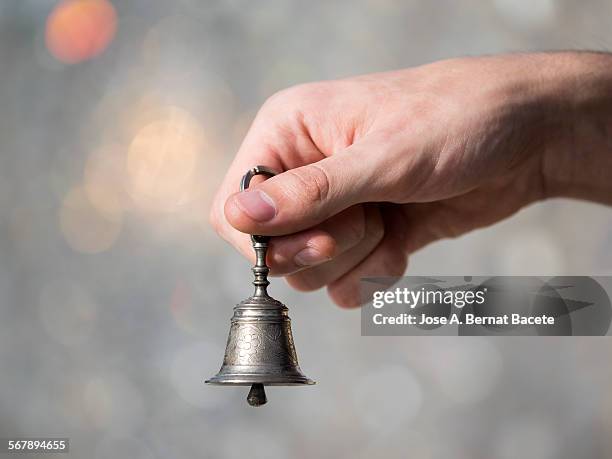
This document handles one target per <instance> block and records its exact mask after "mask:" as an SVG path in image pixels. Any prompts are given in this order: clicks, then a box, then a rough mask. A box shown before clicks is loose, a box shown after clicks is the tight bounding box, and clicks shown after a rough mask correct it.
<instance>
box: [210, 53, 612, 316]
mask: <svg viewBox="0 0 612 459" xmlns="http://www.w3.org/2000/svg"><path fill="white" fill-rule="evenodd" d="M610 69H612V63H611V59H610V57H608V56H606V55H598V54H590V53H553V54H532V55H529V54H527V55H509V56H500V57H487V58H468V59H455V60H448V61H442V62H437V63H433V64H430V65H425V66H422V67H417V68H413V69H407V70H402V71H397V72H390V73H381V74H374V75H367V76H362V77H357V78H351V79H346V80H339V81H330V82H321V83H312V84H307V85H301V86H297V87H294V88H290V89H287V90H285V91H282V92H280V93H278V94H276V95H274V96H273V97H271V98H270V99H269V100H268V101H267V102H266V103H265V104H264V106H263V107H262V109H261V110H260V112H259V114H258V115H257V117H256V119H255V121H254V122H253V125H252V127H251V129H250V131H249V133H248V134H247V136H246V138H245V140H244V142H243V144H242V146H241V148H240V151H239V153H238V155H237V156H236V158H235V160H234V162H233V164H232V166H231V168H230V170H229V172H228V173H227V176H226V177H225V181H224V183H223V185H222V186H221V188H220V190H219V191H218V193H217V196H216V198H215V202H214V205H213V208H212V211H211V222H212V224H213V226H214V227H215V229H216V230H217V232H218V233H219V234H220V235H221V236H222V237H223V238H224V239H226V240H227V241H229V242H230V243H231V244H233V245H234V246H235V247H236V248H237V249H238V250H239V251H240V252H242V253H243V254H244V255H245V256H246V257H248V258H249V259H251V260H253V258H254V257H253V250H252V247H251V243H250V240H249V237H248V235H247V234H263V235H271V236H276V237H274V238H272V242H271V249H270V252H269V255H268V261H269V263H270V265H271V268H272V273H273V274H277V275H285V276H286V278H287V281H288V282H289V284H290V285H292V286H293V287H295V288H297V289H299V290H314V289H318V288H320V287H323V286H327V288H328V291H329V294H330V295H331V297H332V299H333V300H334V301H335V302H336V303H337V304H339V305H340V306H345V307H351V306H357V305H358V304H359V289H358V282H359V279H360V278H361V277H366V276H400V275H402V274H403V273H404V271H405V269H406V265H407V260H408V255H409V254H410V253H411V252H413V251H415V250H417V249H419V248H420V247H423V246H424V245H426V244H428V243H430V242H432V241H435V240H438V239H441V238H447V237H456V236H458V235H461V234H463V233H465V232H467V231H470V230H472V229H475V228H479V227H483V226H487V225H490V224H492V223H495V222H497V221H499V220H501V219H504V218H506V217H508V216H510V215H512V214H513V213H515V212H516V211H517V210H519V209H520V208H522V207H524V206H526V205H528V204H530V203H532V202H534V201H538V200H541V199H544V198H547V197H550V196H573V197H581V198H591V199H594V200H599V201H603V202H607V199H608V196H612V193H611V192H610V184H609V180H608V179H606V177H610V175H611V172H612V162H611V160H610V159H609V158H610V155H609V154H608V155H605V154H603V153H602V152H603V151H604V150H606V151H608V150H609V149H610V148H609V147H610V142H612V140H611V139H612V123H610V118H609V115H608V117H607V118H606V117H605V116H604V115H603V113H604V112H605V110H604V109H600V108H599V106H600V105H604V102H605V104H607V106H608V107H609V106H610V98H611V97H612V92H611V91H610V84H609V80H610V78H609V77H607V76H606V75H607V74H608V73H610ZM609 111H610V110H609V108H608V112H609ZM598 123H599V124H598ZM593 126H595V127H593ZM597 126H598V127H599V128H597ZM609 134H611V135H609ZM583 135H584V137H585V138H584V139H583V138H582V137H581V136H583ZM587 138H588V140H587ZM606 142H608V143H607V144H606ZM580 145H588V146H589V148H587V149H586V150H588V151H586V152H582V154H583V157H582V158H580V152H579V150H580ZM606 145H607V147H608V148H605V146H606ZM587 159H588V161H589V162H588V164H586V165H584V166H583V165H582V161H583V160H584V161H586V160H587ZM256 165H265V166H268V167H271V168H273V169H276V170H278V171H284V172H283V173H282V174H280V175H278V176H276V177H273V178H271V179H268V180H266V181H265V182H262V183H258V184H254V185H252V186H251V188H250V189H249V190H247V191H245V192H242V193H236V191H237V187H238V184H239V182H240V178H241V176H242V175H243V174H244V173H245V172H246V171H247V170H248V169H249V168H251V167H253V166H256ZM577 166H579V167H577ZM602 167H603V170H604V171H605V170H606V168H607V172H606V173H603V172H602ZM581 168H582V169H581ZM609 199H610V200H611V201H612V198H609Z"/></svg>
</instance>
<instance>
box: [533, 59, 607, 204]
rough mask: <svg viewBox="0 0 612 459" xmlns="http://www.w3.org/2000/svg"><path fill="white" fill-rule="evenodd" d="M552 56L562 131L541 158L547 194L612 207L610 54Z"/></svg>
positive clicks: (556, 108)
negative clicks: (558, 93) (558, 94)
mask: <svg viewBox="0 0 612 459" xmlns="http://www.w3.org/2000/svg"><path fill="white" fill-rule="evenodd" d="M551 56H552V57H553V58H554V59H555V60H556V63H555V64H554V65H553V66H552V68H551V70H550V72H551V73H552V74H553V75H552V76H551V77H552V78H555V79H556V81H557V82H558V88H557V90H558V91H560V98H559V102H557V103H555V104H553V105H552V106H551V111H552V113H551V116H552V117H553V118H555V119H557V120H559V122H558V123H557V126H558V127H559V132H558V133H557V134H556V139H555V140H554V141H553V142H551V144H550V145H549V146H548V147H547V148H546V151H545V152H544V154H543V157H542V174H543V178H544V180H543V182H544V184H545V188H546V190H545V191H546V194H547V195H548V196H552V197H555V196H560V197H571V198H578V199H585V200H590V201H596V202H600V203H604V204H608V205H612V54H606V53H582V52H579V53H559V54H557V55H551Z"/></svg>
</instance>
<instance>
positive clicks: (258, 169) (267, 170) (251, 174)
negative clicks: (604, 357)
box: [240, 166, 277, 191]
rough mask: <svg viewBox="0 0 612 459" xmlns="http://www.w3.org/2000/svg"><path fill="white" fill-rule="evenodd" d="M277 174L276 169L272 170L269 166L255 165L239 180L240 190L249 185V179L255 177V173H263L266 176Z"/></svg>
mask: <svg viewBox="0 0 612 459" xmlns="http://www.w3.org/2000/svg"><path fill="white" fill-rule="evenodd" d="M276 174H277V172H276V171H274V170H273V169H270V168H269V167H266V166H255V167H254V168H252V169H249V171H248V172H247V173H246V174H244V176H243V177H242V180H241V181H240V191H244V190H246V189H247V188H248V187H249V184H250V183H251V179H252V178H253V177H255V176H256V175H265V176H266V177H274V176H275V175H276Z"/></svg>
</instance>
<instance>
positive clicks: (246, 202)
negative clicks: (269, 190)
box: [236, 190, 276, 222]
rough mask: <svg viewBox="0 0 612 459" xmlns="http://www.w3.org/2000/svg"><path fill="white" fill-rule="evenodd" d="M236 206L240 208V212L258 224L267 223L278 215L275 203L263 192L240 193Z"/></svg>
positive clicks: (237, 196)
mask: <svg viewBox="0 0 612 459" xmlns="http://www.w3.org/2000/svg"><path fill="white" fill-rule="evenodd" d="M236 204H237V205H238V207H240V210H242V211H243V212H244V213H245V214H247V215H248V216H249V217H251V218H252V219H253V220H257V221H258V222H266V221H268V220H271V219H272V218H273V217H274V216H275V215H276V206H275V205H274V201H273V200H272V198H271V197H270V196H268V195H267V194H266V193H264V192H263V191H261V190H252V191H243V192H242V193H238V194H237V195H236Z"/></svg>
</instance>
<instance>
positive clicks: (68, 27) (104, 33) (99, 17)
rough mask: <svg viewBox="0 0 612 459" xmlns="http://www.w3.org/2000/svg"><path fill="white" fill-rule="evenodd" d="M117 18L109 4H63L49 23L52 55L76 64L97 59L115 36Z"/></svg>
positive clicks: (83, 0) (69, 0)
mask: <svg viewBox="0 0 612 459" xmlns="http://www.w3.org/2000/svg"><path fill="white" fill-rule="evenodd" d="M116 30H117V14H116V12H115V8H114V7H113V5H112V4H111V3H110V2H109V1H108V0H63V1H62V2H60V3H59V4H58V5H57V6H56V7H55V8H54V9H53V11H52V12H51V14H50V15H49V17H48V19H47V29H46V40H47V48H48V49H49V52H50V53H51V54H52V55H53V56H55V58H57V59H58V60H60V61H62V62H65V63H67V64H75V63H77V62H82V61H85V60H87V59H91V58H92V57H95V56H97V55H98V54H100V53H101V52H102V51H104V50H105V49H106V48H107V47H108V45H109V44H110V42H111V41H112V40H113V37H114V36H115V32H116Z"/></svg>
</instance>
